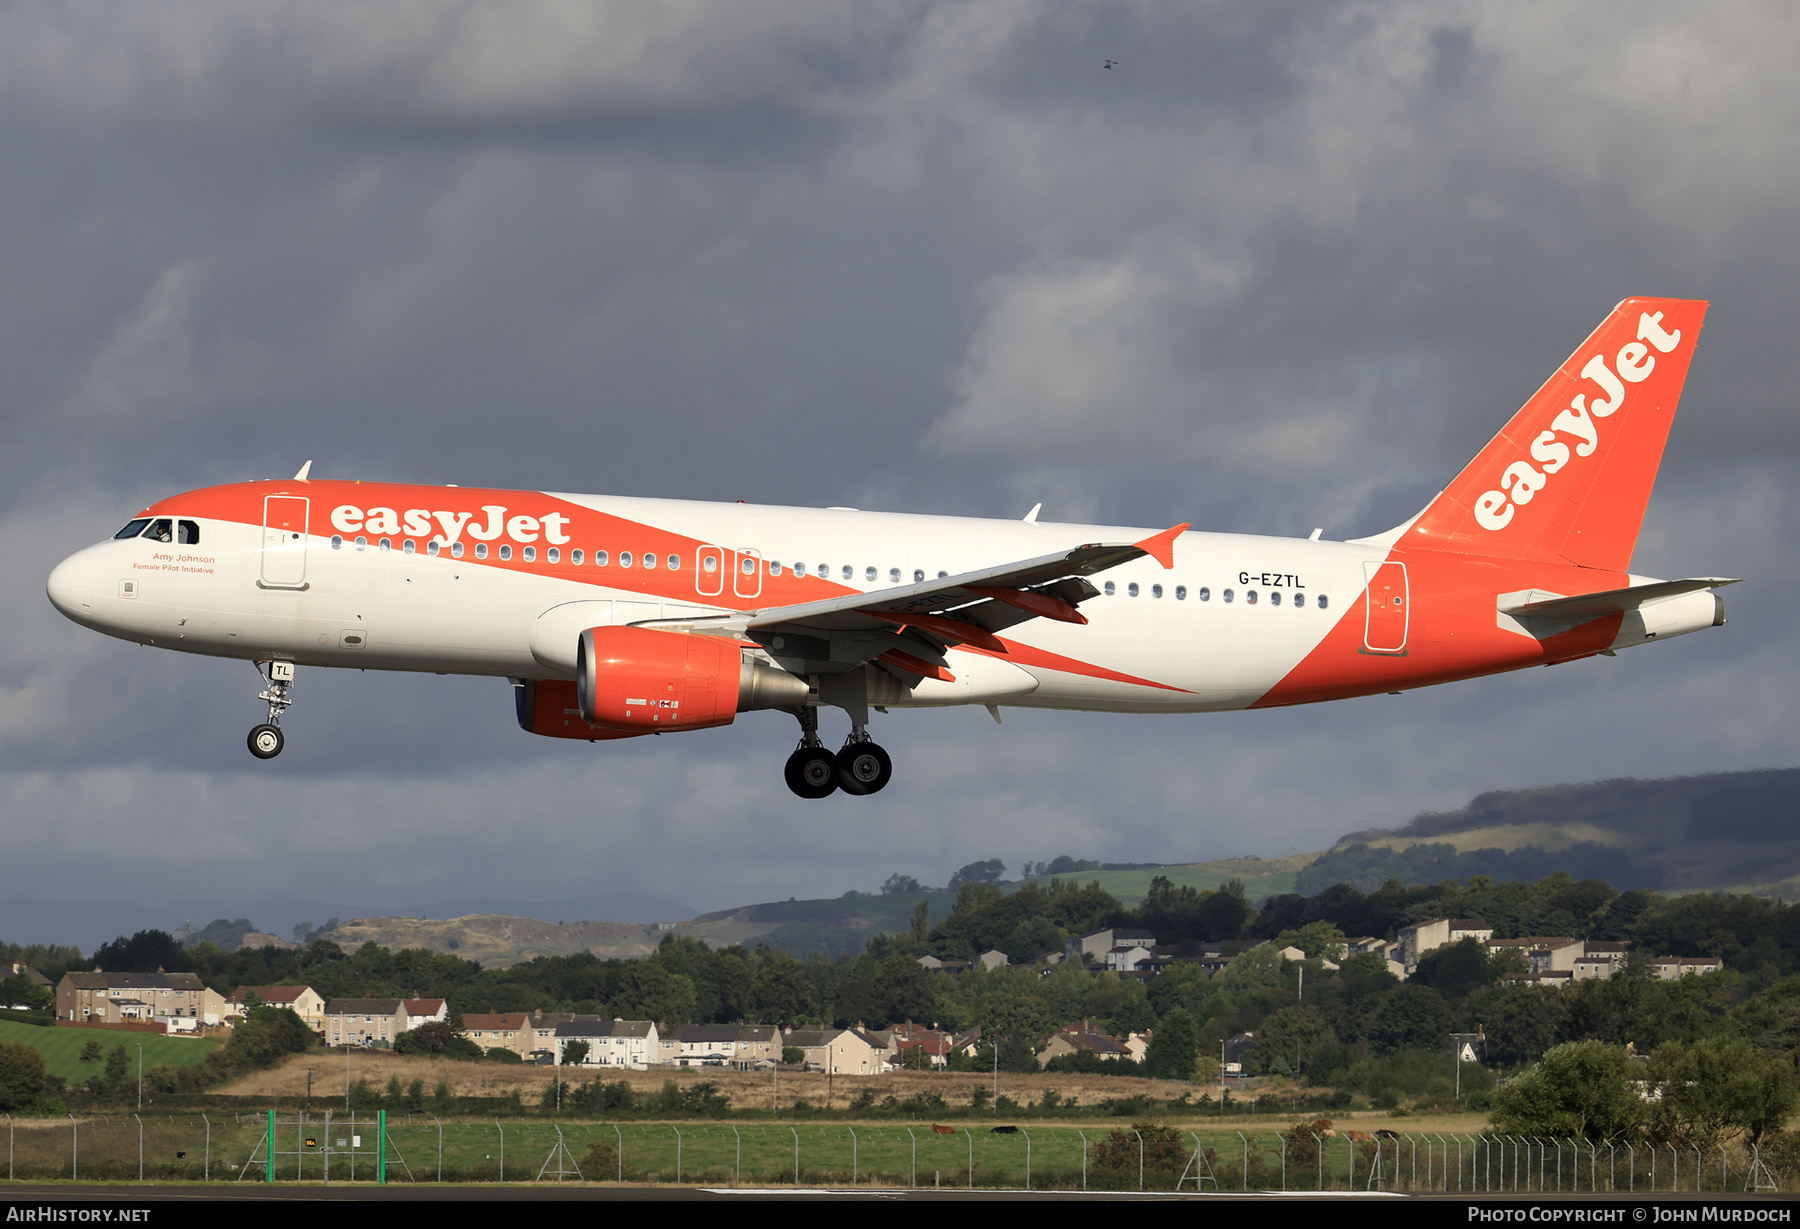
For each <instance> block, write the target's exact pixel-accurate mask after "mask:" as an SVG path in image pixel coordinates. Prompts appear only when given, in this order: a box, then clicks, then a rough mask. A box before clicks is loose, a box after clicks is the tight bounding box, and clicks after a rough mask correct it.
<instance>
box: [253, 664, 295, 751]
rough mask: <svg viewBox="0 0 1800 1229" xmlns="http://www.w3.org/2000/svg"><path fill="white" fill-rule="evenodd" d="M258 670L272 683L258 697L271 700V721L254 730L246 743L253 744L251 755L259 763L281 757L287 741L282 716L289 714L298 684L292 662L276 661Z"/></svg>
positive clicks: (259, 667) (262, 665) (265, 679)
mask: <svg viewBox="0 0 1800 1229" xmlns="http://www.w3.org/2000/svg"><path fill="white" fill-rule="evenodd" d="M256 671H257V673H258V674H261V675H262V676H263V679H264V681H265V682H266V683H267V684H268V686H267V687H265V688H264V689H263V691H262V693H261V694H260V695H258V696H257V697H256V698H257V699H259V700H266V701H268V705H269V719H268V720H267V721H266V722H264V723H263V724H261V725H259V726H257V727H255V728H254V729H252V730H251V731H250V737H249V738H248V739H247V740H246V741H247V742H248V743H249V745H250V754H251V755H254V756H255V757H256V758H257V759H259V760H272V759H274V758H275V757H276V756H278V755H280V754H281V749H282V747H284V746H285V745H286V744H287V739H285V738H284V737H282V733H281V715H282V713H284V712H286V711H287V707H288V705H290V704H292V703H293V701H292V700H291V699H289V698H288V691H289V689H291V688H292V687H293V685H294V663H293V662H291V661H272V662H268V663H267V668H266V670H265V666H264V663H263V662H257V663H256Z"/></svg>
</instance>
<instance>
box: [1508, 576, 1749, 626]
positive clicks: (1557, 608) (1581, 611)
mask: <svg viewBox="0 0 1800 1229" xmlns="http://www.w3.org/2000/svg"><path fill="white" fill-rule="evenodd" d="M1741 579H1742V577H1737V578H1726V577H1720V576H1696V577H1690V578H1688V579H1686V580H1659V581H1656V582H1654V583H1653V584H1648V585H1632V586H1631V587H1630V588H1628V589H1608V590H1606V591H1605V592H1603V593H1582V594H1579V595H1577V596H1575V597H1559V596H1557V595H1555V594H1551V593H1542V592H1539V591H1537V590H1530V591H1528V592H1526V593H1503V594H1501V595H1500V606H1499V608H1500V613H1501V614H1507V615H1511V616H1512V617H1513V618H1515V619H1555V620H1558V621H1559V622H1565V623H1575V622H1581V621H1583V620H1586V619H1597V618H1600V617H1601V616H1603V615H1609V614H1618V613H1620V612H1621V611H1626V610H1637V609H1638V608H1640V607H1642V606H1645V605H1648V604H1649V603H1651V602H1658V601H1662V600H1663V599H1665V598H1671V597H1680V596H1681V595H1682V594H1684V593H1698V592H1700V591H1701V590H1703V589H1719V588H1723V587H1724V586H1725V585H1735V584H1737V583H1738V582H1739V581H1740V580H1741Z"/></svg>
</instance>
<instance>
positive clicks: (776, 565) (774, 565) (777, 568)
mask: <svg viewBox="0 0 1800 1229" xmlns="http://www.w3.org/2000/svg"><path fill="white" fill-rule="evenodd" d="M769 575H771V576H779V575H781V560H779V559H771V560H769Z"/></svg>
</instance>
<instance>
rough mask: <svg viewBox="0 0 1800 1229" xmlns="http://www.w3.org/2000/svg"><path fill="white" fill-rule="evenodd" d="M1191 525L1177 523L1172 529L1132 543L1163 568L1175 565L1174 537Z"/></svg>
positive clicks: (1188, 528) (1191, 526) (1190, 527)
mask: <svg viewBox="0 0 1800 1229" xmlns="http://www.w3.org/2000/svg"><path fill="white" fill-rule="evenodd" d="M1192 528H1193V525H1191V524H1186V525H1177V526H1175V527H1174V528H1173V529H1165V530H1163V531H1162V532H1161V533H1159V534H1157V535H1155V536H1154V537H1149V538H1145V539H1144V540H1143V541H1142V542H1134V543H1132V545H1134V546H1136V547H1137V548H1138V549H1139V550H1141V551H1143V552H1144V553H1145V554H1146V555H1149V556H1150V557H1151V558H1152V559H1154V560H1156V561H1157V562H1158V563H1160V564H1162V565H1163V567H1165V568H1172V567H1174V566H1175V539H1176V538H1179V537H1180V536H1181V535H1182V534H1184V533H1186V532H1187V531H1188V530H1190V529H1192Z"/></svg>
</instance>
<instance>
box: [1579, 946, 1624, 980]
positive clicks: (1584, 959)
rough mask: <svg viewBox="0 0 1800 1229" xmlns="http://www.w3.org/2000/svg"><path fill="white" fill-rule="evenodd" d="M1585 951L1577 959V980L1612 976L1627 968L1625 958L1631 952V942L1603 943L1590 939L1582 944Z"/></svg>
mask: <svg viewBox="0 0 1800 1229" xmlns="http://www.w3.org/2000/svg"><path fill="white" fill-rule="evenodd" d="M1582 947H1583V949H1584V950H1583V952H1582V954H1581V955H1580V956H1578V957H1577V958H1576V960H1575V980H1576V981H1591V980H1592V979H1594V978H1597V977H1611V976H1613V975H1614V974H1615V973H1621V972H1623V971H1624V969H1625V960H1626V958H1627V957H1628V956H1629V955H1630V954H1631V945H1630V944H1629V943H1601V942H1595V941H1589V942H1586V943H1583V944H1582Z"/></svg>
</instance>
